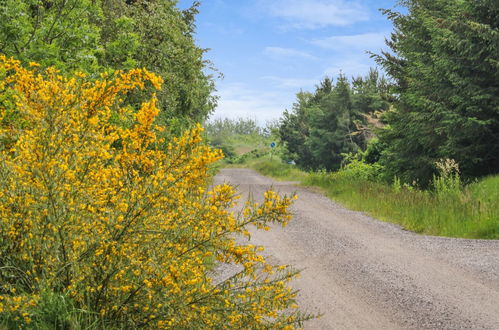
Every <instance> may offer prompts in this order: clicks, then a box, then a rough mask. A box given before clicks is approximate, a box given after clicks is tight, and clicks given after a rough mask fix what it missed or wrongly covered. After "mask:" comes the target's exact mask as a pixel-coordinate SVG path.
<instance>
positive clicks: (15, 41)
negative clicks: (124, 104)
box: [0, 0, 102, 72]
mask: <svg viewBox="0 0 499 330" xmlns="http://www.w3.org/2000/svg"><path fill="white" fill-rule="evenodd" d="M101 18H102V10H101V8H100V5H99V2H97V1H92V0H53V1H42V0H22V1H19V0H4V1H2V2H0V53H3V54H5V55H7V56H14V57H15V58H17V59H19V60H21V61H23V62H30V61H34V62H38V63H40V64H42V65H43V66H45V67H47V66H57V67H58V68H59V69H62V70H83V71H86V72H94V71H95V70H96V69H97V67H98V63H97V53H98V50H99V39H100V35H99V32H100V29H99V27H98V25H97V22H98V21H99V20H100V19H101Z"/></svg>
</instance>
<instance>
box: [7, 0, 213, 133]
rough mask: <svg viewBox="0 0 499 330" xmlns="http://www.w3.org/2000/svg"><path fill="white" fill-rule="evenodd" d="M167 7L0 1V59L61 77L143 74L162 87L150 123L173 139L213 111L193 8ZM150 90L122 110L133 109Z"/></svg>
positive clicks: (141, 1)
mask: <svg viewBox="0 0 499 330" xmlns="http://www.w3.org/2000/svg"><path fill="white" fill-rule="evenodd" d="M176 5H177V1H175V0H148V1H146V0H138V1H125V0H99V1H95V0H21V1H19V0H5V1H0V53H3V54H5V55H7V56H8V57H10V56H12V57H15V58H16V59H19V60H21V61H22V62H23V63H25V64H28V63H29V62H37V63H40V64H41V66H42V67H48V66H55V67H57V68H58V69H59V70H61V71H62V72H63V73H69V72H73V71H76V70H78V71H83V72H86V73H89V74H91V75H92V76H94V77H97V76H98V75H99V73H100V72H102V71H114V70H116V69H120V70H127V69H131V68H135V67H141V68H147V69H148V70H149V71H151V72H154V73H156V74H157V75H159V76H160V77H162V78H163V80H164V85H163V88H162V89H161V90H160V91H158V92H157V97H158V106H159V108H160V110H161V113H160V116H159V117H158V120H157V121H158V122H159V123H161V124H166V125H168V126H169V127H170V128H171V131H173V133H174V135H179V134H180V133H181V132H182V131H183V130H184V129H186V128H188V127H190V126H192V124H193V123H197V122H203V121H204V120H205V119H206V118H207V116H208V115H209V114H210V113H211V112H212V111H213V110H214V108H215V106H216V97H215V96H213V95H211V94H212V92H213V91H214V89H215V88H214V83H213V79H212V77H211V75H209V74H207V73H205V72H207V71H209V70H210V69H212V67H211V64H210V63H209V62H207V61H206V60H204V59H203V56H204V53H205V51H206V50H204V49H201V48H199V47H197V46H196V44H195V41H194V38H193V33H194V31H195V25H194V19H195V15H196V14H197V6H198V5H199V3H197V2H195V3H194V5H193V6H192V7H191V8H189V9H187V10H184V11H182V10H180V9H178V8H177V7H176ZM151 91H152V89H149V88H148V89H146V90H144V91H141V92H135V93H133V94H132V95H130V96H128V97H127V102H128V103H130V104H132V105H133V106H135V107H136V108H138V107H140V105H141V104H142V102H144V101H145V100H146V99H147V95H149V94H150V92H151Z"/></svg>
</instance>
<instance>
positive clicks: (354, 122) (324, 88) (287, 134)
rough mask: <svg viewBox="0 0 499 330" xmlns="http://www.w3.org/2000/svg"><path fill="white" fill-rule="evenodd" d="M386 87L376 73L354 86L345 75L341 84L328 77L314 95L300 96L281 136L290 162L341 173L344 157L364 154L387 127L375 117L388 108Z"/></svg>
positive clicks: (285, 118)
mask: <svg viewBox="0 0 499 330" xmlns="http://www.w3.org/2000/svg"><path fill="white" fill-rule="evenodd" d="M387 86H388V84H387V82H386V81H385V79H384V78H383V77H380V75H379V73H378V72H377V71H376V70H371V71H370V73H369V74H368V75H367V76H366V77H358V78H355V79H353V82H352V83H350V82H349V81H348V80H347V79H346V77H345V76H344V75H340V76H339V78H338V80H337V82H336V84H333V81H332V80H331V79H330V78H325V79H324V80H323V81H321V82H320V84H319V85H318V86H317V87H316V90H315V92H314V93H306V92H300V93H298V94H297V101H296V103H295V104H294V105H293V109H292V111H285V112H284V115H283V117H282V119H281V125H280V127H279V135H280V138H281V140H282V141H283V142H284V144H285V147H286V149H287V155H286V158H288V159H292V160H294V161H296V163H297V164H298V165H299V166H300V167H301V168H305V169H313V170H316V169H326V170H337V169H339V168H340V166H341V164H342V162H343V155H344V154H348V153H352V152H353V153H355V152H358V151H361V150H365V149H366V148H367V145H368V141H369V140H370V139H372V138H373V137H374V132H373V128H376V127H378V126H382V124H381V122H380V121H379V120H377V119H376V118H375V113H376V112H380V111H381V112H382V111H385V110H386V109H388V103H387V102H386V101H384V100H383V99H382V94H383V93H385V92H386V90H387Z"/></svg>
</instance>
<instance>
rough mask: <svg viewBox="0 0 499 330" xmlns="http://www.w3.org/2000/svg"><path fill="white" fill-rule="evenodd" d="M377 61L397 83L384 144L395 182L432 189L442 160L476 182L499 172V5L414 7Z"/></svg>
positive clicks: (434, 1) (487, 1)
mask: <svg viewBox="0 0 499 330" xmlns="http://www.w3.org/2000/svg"><path fill="white" fill-rule="evenodd" d="M401 3H402V4H403V5H405V6H406V7H407V9H408V13H407V14H401V13H398V12H394V11H390V10H386V11H385V13H386V14H387V15H388V17H389V18H390V19H391V20H392V22H393V24H394V28H395V30H394V32H393V33H392V36H391V38H390V40H389V41H388V46H389V47H390V48H391V50H392V53H388V52H384V53H382V54H381V55H380V56H377V60H378V62H379V63H380V64H381V65H383V67H384V68H385V70H386V71H387V72H388V73H389V75H390V76H391V77H392V78H393V79H394V80H395V82H396V88H395V90H394V92H395V95H396V96H397V98H396V110H395V111H393V112H390V113H389V115H388V116H387V121H388V123H389V128H388V129H387V130H386V131H385V132H384V133H383V134H382V136H381V140H382V141H383V142H384V143H385V144H386V145H387V146H388V148H387V150H386V151H385V152H384V155H383V158H382V161H383V162H384V164H385V165H386V167H387V169H388V171H389V172H390V173H391V174H392V175H398V176H399V177H401V178H403V179H404V180H405V181H413V180H419V182H421V183H422V184H423V185H425V184H426V183H427V182H429V180H430V179H431V177H432V174H433V173H434V172H435V168H434V163H435V161H437V160H438V159H440V158H451V159H455V160H456V161H457V162H458V163H459V164H460V168H461V170H462V173H463V174H464V175H465V176H468V177H477V176H481V175H486V174H490V173H497V172H498V171H499V97H498V95H499V79H498V75H497V72H498V69H499V64H498V63H499V31H498V25H499V7H498V6H497V4H496V2H495V1H493V0H481V1H475V0H462V1H451V0H431V1H430V0H407V1H402V2H401Z"/></svg>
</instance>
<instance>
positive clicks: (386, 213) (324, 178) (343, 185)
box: [249, 159, 499, 239]
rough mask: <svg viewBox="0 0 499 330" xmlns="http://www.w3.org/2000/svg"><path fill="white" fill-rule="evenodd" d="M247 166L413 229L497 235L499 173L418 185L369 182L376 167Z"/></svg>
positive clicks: (439, 179)
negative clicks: (474, 179) (306, 169)
mask: <svg viewBox="0 0 499 330" xmlns="http://www.w3.org/2000/svg"><path fill="white" fill-rule="evenodd" d="M249 166H251V167H252V168H254V169H256V170H257V171H259V172H260V173H262V174H265V175H269V176H272V177H274V178H278V179H279V178H280V179H286V180H299V181H301V183H302V185H304V186H315V187H320V188H322V190H323V191H324V192H325V194H326V195H327V196H329V197H330V198H332V199H334V200H336V201H338V202H339V203H341V204H343V205H344V206H346V207H348V208H351V209H354V210H358V211H363V212H366V213H368V214H369V215H371V216H373V217H375V218H377V219H380V220H383V221H388V222H392V223H396V224H399V225H401V226H402V227H403V228H405V229H407V230H411V231H414V232H417V233H422V234H427V235H437V236H448V237H462V238H483V239H499V176H493V177H488V178H485V179H482V180H480V181H478V182H475V183H472V184H469V185H467V186H465V187H462V186H461V184H460V182H457V180H456V177H455V176H448V177H447V178H442V177H437V178H436V179H435V183H436V189H435V190H418V189H416V188H413V187H411V186H408V185H400V183H399V184H397V183H395V184H393V185H388V184H384V183H379V182H373V181H371V180H370V179H369V177H370V175H371V174H372V172H370V171H376V169H374V170H373V169H367V168H364V169H363V168H360V169H355V170H353V169H346V170H343V171H340V172H335V173H327V172H316V173H306V172H303V171H300V170H298V169H296V168H295V167H294V166H291V165H288V164H284V163H280V162H278V161H273V162H271V161H270V160H269V159H261V160H254V161H253V162H250V163H249ZM446 180H447V181H446Z"/></svg>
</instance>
